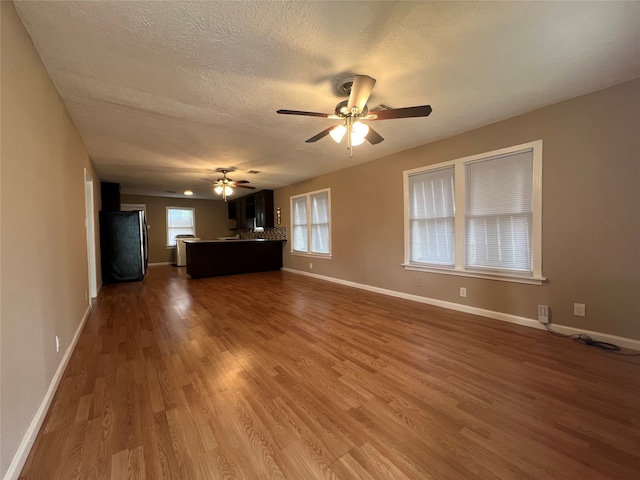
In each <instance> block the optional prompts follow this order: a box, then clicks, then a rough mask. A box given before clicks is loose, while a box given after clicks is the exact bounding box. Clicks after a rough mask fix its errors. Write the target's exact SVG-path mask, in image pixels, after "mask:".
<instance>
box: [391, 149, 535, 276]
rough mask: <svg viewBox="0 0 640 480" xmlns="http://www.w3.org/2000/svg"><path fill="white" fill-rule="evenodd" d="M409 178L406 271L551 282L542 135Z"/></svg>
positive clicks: (415, 172)
mask: <svg viewBox="0 0 640 480" xmlns="http://www.w3.org/2000/svg"><path fill="white" fill-rule="evenodd" d="M404 177H405V182H404V185H405V263H404V264H403V266H404V267H405V269H408V270H424V271H435V272H440V273H449V274H455V275H466V276H476V277H482V278H494V279H498V280H511V281H520V282H525V283H538V284H539V283H541V282H542V280H544V278H543V277H542V258H541V253H542V245H541V242H542V240H541V233H542V185H541V178H542V141H541V140H538V141H536V142H532V143H528V144H524V145H518V146H516V147H511V148H506V149H502V150H498V151H494V152H489V153H484V154H481V155H475V156H473V157H467V158H461V159H458V160H454V161H452V162H445V163H442V164H438V165H433V166H429V167H424V168H419V169H415V170H410V171H406V172H404Z"/></svg>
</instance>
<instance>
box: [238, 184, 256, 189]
mask: <svg viewBox="0 0 640 480" xmlns="http://www.w3.org/2000/svg"><path fill="white" fill-rule="evenodd" d="M234 188H248V189H249V190H255V189H256V187H250V186H249V185H235V186H234Z"/></svg>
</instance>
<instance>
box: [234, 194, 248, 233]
mask: <svg viewBox="0 0 640 480" xmlns="http://www.w3.org/2000/svg"><path fill="white" fill-rule="evenodd" d="M246 201H247V200H246V197H242V198H239V199H237V200H236V225H237V227H238V228H247V226H246V224H247V209H246Z"/></svg>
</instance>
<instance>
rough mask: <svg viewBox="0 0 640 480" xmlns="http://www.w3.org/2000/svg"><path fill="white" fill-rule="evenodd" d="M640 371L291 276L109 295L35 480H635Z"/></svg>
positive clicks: (27, 477) (54, 415)
mask: <svg viewBox="0 0 640 480" xmlns="http://www.w3.org/2000/svg"><path fill="white" fill-rule="evenodd" d="M639 400H640V357H620V356H616V355H612V354H610V353H608V352H604V351H599V350H596V349H593V348H590V347H586V346H583V345H578V344H575V343H573V342H571V341H569V340H566V339H561V338H557V337H554V336H552V335H550V334H548V333H546V332H543V331H538V330H533V329H529V328H525V327H519V326H516V325H511V324H506V323H502V322H498V321H494V320H490V319H486V318H480V317H474V316H472V315H467V314H462V313H456V312H451V311H447V310H444V309H440V308H436V307H431V306H428V305H422V304H417V303H413V302H409V301H404V300H400V299H394V298H390V297H386V296H382V295H377V294H373V293H368V292H365V291H361V290H357V289H351V288H347V287H343V286H339V285H335V284H332V283H329V282H323V281H320V280H315V279H311V278H307V277H303V276H300V275H295V274H291V273H287V272H268V273H258V274H248V275H238V276H232V277H220V278H207V279H200V280H190V279H189V278H188V277H187V276H186V274H185V272H184V268H175V267H169V266H162V267H152V268H150V269H149V273H148V275H147V277H146V278H145V280H144V282H138V283H131V284H120V285H108V286H105V287H104V288H103V290H102V292H101V294H100V297H99V298H98V300H97V303H96V305H95V308H94V310H93V312H92V314H91V316H90V318H89V319H88V321H87V324H86V326H85V328H84V331H83V332H82V336H81V338H80V340H79V342H78V345H77V347H76V350H75V352H74V353H73V356H72V358H71V360H70V362H69V365H68V368H67V370H66V372H65V374H64V378H63V380H62V382H61V384H60V387H59V389H58V392H57V393H56V396H55V399H54V401H53V403H52V406H51V409H50V411H49V413H48V415H47V418H46V420H45V422H44V424H43V427H42V430H41V431H40V433H39V435H38V438H37V440H36V443H35V445H34V447H33V449H32V452H31V454H30V456H29V458H28V460H27V463H26V464H25V467H24V470H23V472H22V475H21V477H20V478H21V479H24V480H35V479H37V480H42V479H47V480H49V479H113V480H116V479H117V480H120V479H129V478H131V479H150V480H158V479H169V478H171V479H188V480H194V479H247V480H259V479H287V480H315V479H323V480H324V479H343V480H344V479H363V480H386V479H397V480H417V479H420V480H422V479H432V480H442V479H453V480H467V479H532V480H534V479H535V480H541V479H562V480H570V479H580V480H598V479H634V478H639V472H640V409H639V408H640V407H639Z"/></svg>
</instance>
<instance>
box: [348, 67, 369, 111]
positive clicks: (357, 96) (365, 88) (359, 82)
mask: <svg viewBox="0 0 640 480" xmlns="http://www.w3.org/2000/svg"><path fill="white" fill-rule="evenodd" d="M375 84H376V79H375V78H371V77H369V76H367V75H356V76H355V77H354V79H353V85H352V86H351V94H350V95H349V103H348V104H347V109H348V111H349V112H351V110H352V109H353V107H356V108H357V109H358V113H361V112H362V111H363V110H364V106H365V105H366V104H367V100H369V95H371V90H373V86H374V85H375Z"/></svg>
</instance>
